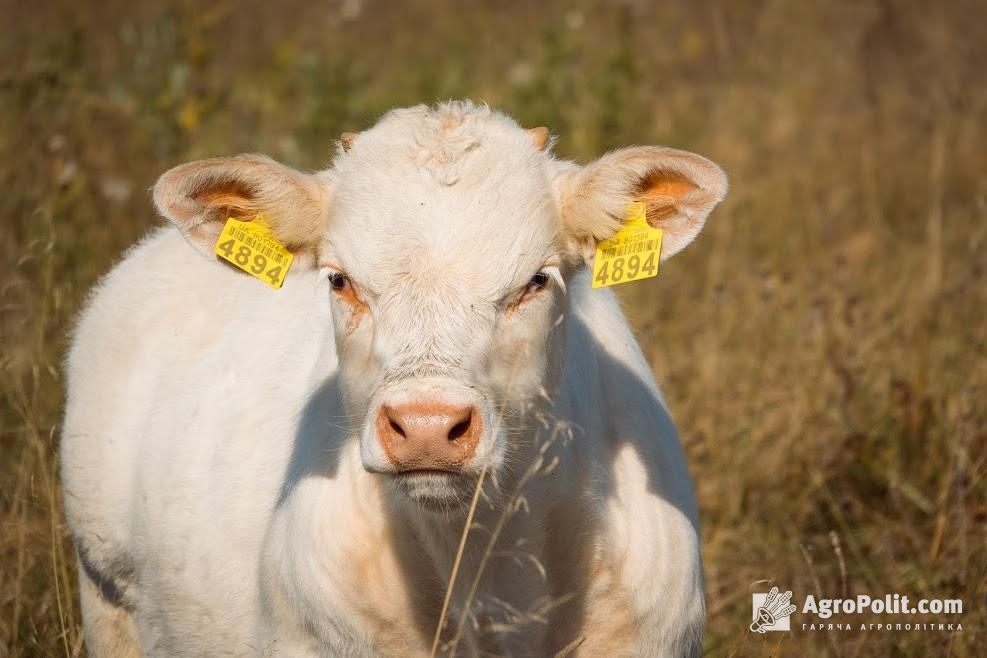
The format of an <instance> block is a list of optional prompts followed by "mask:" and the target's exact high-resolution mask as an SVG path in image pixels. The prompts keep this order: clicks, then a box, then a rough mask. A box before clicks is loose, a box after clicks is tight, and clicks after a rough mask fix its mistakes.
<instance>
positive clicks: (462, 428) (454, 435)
mask: <svg viewBox="0 0 987 658" xmlns="http://www.w3.org/2000/svg"><path fill="white" fill-rule="evenodd" d="M472 420H473V414H472V413H471V414H470V415H468V416H466V418H464V419H463V420H461V421H459V422H458V423H456V424H455V425H453V426H452V429H450V430H449V441H455V440H456V439H459V438H461V437H463V436H465V435H466V433H467V432H468V431H469V429H470V424H471V422H472Z"/></svg>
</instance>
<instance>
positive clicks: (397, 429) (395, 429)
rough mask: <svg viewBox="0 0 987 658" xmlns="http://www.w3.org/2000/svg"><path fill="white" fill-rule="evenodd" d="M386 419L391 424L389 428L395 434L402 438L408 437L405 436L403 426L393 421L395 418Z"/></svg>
mask: <svg viewBox="0 0 987 658" xmlns="http://www.w3.org/2000/svg"><path fill="white" fill-rule="evenodd" d="M387 420H388V422H389V423H390V424H391V430H392V431H393V432H394V433H395V434H397V435H398V436H400V437H401V438H402V439H406V438H408V437H407V436H406V435H405V433H404V428H403V427H401V426H400V425H398V424H397V422H395V420H394V419H393V418H388V419H387Z"/></svg>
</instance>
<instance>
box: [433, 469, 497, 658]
mask: <svg viewBox="0 0 987 658" xmlns="http://www.w3.org/2000/svg"><path fill="white" fill-rule="evenodd" d="M486 475H487V467H486V466H485V465H484V467H483V470H481V471H480V477H479V478H477V481H476V489H475V490H474V491H473V500H472V501H470V508H469V511H468V512H467V513H466V523H464V524H463V534H462V535H461V536H460V538H459V549H458V550H457V551H456V559H455V561H453V563H452V573H451V574H450V575H449V586H448V587H446V596H445V600H444V601H442V612H441V614H439V623H438V624H437V625H436V626H435V637H433V638H432V651H431V653H430V654H429V656H430V658H435V654H436V652H437V651H438V649H439V638H440V637H441V636H442V628H443V627H444V626H445V623H446V615H447V614H448V612H449V601H450V600H451V599H452V590H453V588H454V587H455V585H456V577H457V576H458V575H459V565H460V564H462V561H463V553H464V552H465V550H466V539H467V538H468V537H469V533H470V528H471V527H472V525H473V515H474V514H475V513H476V506H477V504H478V503H479V501H480V492H481V491H482V490H483V481H484V479H485V478H486Z"/></svg>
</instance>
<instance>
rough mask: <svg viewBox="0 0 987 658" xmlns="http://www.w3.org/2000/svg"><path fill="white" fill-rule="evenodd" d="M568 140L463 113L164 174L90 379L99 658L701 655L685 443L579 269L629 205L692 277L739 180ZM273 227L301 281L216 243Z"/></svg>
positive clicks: (72, 472)
mask: <svg viewBox="0 0 987 658" xmlns="http://www.w3.org/2000/svg"><path fill="white" fill-rule="evenodd" d="M547 138H548V133H547V131H546V130H545V129H544V128H536V129H533V130H524V129H523V128H521V127H519V126H518V124H517V123H515V122H514V121H513V120H512V119H510V118H509V117H507V116H505V115H503V114H500V113H497V112H494V111H491V110H490V109H488V108H487V107H484V106H478V105H474V104H472V103H469V102H457V103H447V104H442V105H439V106H437V107H424V106H420V107H413V108H410V109H401V110H395V111H393V112H390V113H389V114H387V115H386V116H384V117H383V119H381V120H380V122H379V123H377V125H375V126H374V127H373V128H371V129H369V130H367V131H365V132H363V133H360V134H358V135H354V134H345V135H344V136H343V139H342V140H341V145H340V147H339V148H338V152H337V154H336V157H335V161H334V162H333V164H332V166H331V168H329V169H327V170H325V171H322V172H318V173H315V174H308V173H302V172H299V171H296V170H293V169H290V168H288V167H286V166H284V165H281V164H278V163H277V162H274V161H273V160H271V159H269V158H266V157H263V156H256V155H244V156H236V157H227V158H216V159H211V160H203V161H199V162H193V163H191V164H186V165H182V166H179V167H176V168H175V169H172V170H171V171H169V172H167V173H166V174H164V176H162V177H161V179H160V180H159V181H158V182H157V184H156V185H155V188H154V200H155V203H156V205H157V207H158V209H159V210H160V212H161V213H162V214H163V215H164V216H165V217H166V218H167V219H168V220H169V221H170V222H171V224H172V225H173V226H171V227H166V228H161V229H159V230H156V231H155V232H153V233H152V234H151V235H149V236H148V237H147V238H146V239H144V240H143V241H142V242H141V243H140V244H139V245H138V246H136V247H135V248H133V249H132V250H131V251H130V252H129V253H128V254H127V256H126V258H124V260H123V261H122V262H121V263H120V264H119V265H118V266H117V267H116V268H114V269H113V271H112V272H111V273H110V274H109V275H107V277H106V278H105V279H104V280H103V281H102V283H100V285H99V286H98V287H97V289H96V291H95V293H94V294H93V295H92V297H91V299H90V301H89V304H88V307H87V309H86V311H85V312H84V313H83V315H82V318H81V320H80V322H79V324H78V327H77V330H76V334H75V340H74V342H73V345H72V349H71V353H70V356H69V358H68V404H67V411H66V419H65V432H64V437H63V442H62V468H63V470H62V473H63V478H64V486H65V505H66V512H67V515H68V520H69V524H70V527H71V531H72V534H73V537H74V538H75V543H76V546H77V547H78V554H79V564H80V581H81V588H82V609H83V619H84V622H85V632H86V641H87V643H88V646H89V651H90V653H91V655H94V656H115V657H116V656H124V657H125V656H137V655H147V656H247V655H269V656H428V655H429V654H430V653H431V652H432V651H433V635H434V633H435V630H436V628H437V627H438V625H439V620H440V617H442V618H443V619H444V620H445V623H444V624H443V625H442V632H441V635H440V637H439V638H438V640H437V641H438V647H437V653H438V655H460V656H467V655H480V654H482V655H508V656H552V655H555V654H556V652H559V651H562V650H564V649H565V650H566V651H568V654H567V655H580V656H608V657H609V656H683V655H695V654H696V653H697V652H698V650H699V647H700V644H701V635H702V625H703V591H702V568H701V561H700V552H699V532H698V518H697V512H696V507H695V502H694V498H693V492H692V484H691V481H690V478H689V474H688V470H687V467H686V463H685V459H684V456H683V452H682V449H681V446H680V444H679V441H678V438H677V436H676V432H675V429H674V427H673V425H672V422H671V420H670V419H669V416H668V412H667V411H666V409H665V405H664V403H663V401H662V399H661V396H660V394H659V392H658V389H657V387H656V385H655V383H654V381H653V380H652V376H651V373H650V371H649V368H648V366H647V363H646V362H645V360H644V358H643V357H642V354H641V352H640V350H639V348H638V346H637V344H636V343H635V340H634V337H633V336H632V333H631V330H630V329H629V327H628V325H627V322H626V321H625V319H624V317H623V315H622V313H621V311H620V309H619V307H618V305H617V302H616V301H615V298H614V296H613V294H612V293H611V292H610V290H609V289H598V290H594V289H591V287H590V276H589V274H588V272H587V267H586V265H587V264H588V263H589V262H590V261H591V259H592V257H593V253H594V247H595V245H596V244H597V242H598V241H599V240H601V239H605V238H607V237H608V236H611V235H612V234H613V233H614V232H615V230H616V229H617V228H618V227H619V224H620V221H621V219H622V217H624V214H625V212H626V210H627V208H628V206H629V204H630V203H631V202H632V201H634V200H640V201H643V202H645V203H646V207H647V217H648V220H649V222H651V223H652V224H653V225H660V226H661V227H662V228H663V229H664V232H665V240H664V244H663V247H662V252H661V255H662V257H663V258H667V257H668V256H671V255H672V254H674V253H675V252H677V251H679V250H680V249H682V248H683V247H684V246H685V245H686V244H687V243H689V242H690V241H691V240H692V239H693V238H694V237H695V236H696V234H697V233H698V232H699V231H700V229H701V228H702V226H703V223H704V221H705V219H706V217H707V215H708V214H709V212H710V211H711V210H712V209H713V207H714V206H715V205H716V204H717V203H718V202H719V201H720V200H721V199H722V198H723V196H724V194H725V193H726V179H725V177H724V175H723V172H722V171H721V170H720V169H719V168H718V167H717V166H716V165H715V164H713V163H711V162H709V161H708V160H706V159H704V158H701V157H699V156H697V155H693V154H691V153H685V152H682V151H676V150H672V149H666V148H658V147H633V148H627V149H623V150H618V151H614V152H612V153H609V154H607V155H605V156H603V157H602V158H600V159H599V160H597V161H596V162H594V163H592V164H590V165H588V166H585V167H580V166H577V165H575V164H573V163H571V162H565V161H561V160H558V159H556V158H554V157H553V156H552V154H551V149H550V146H549V145H548V144H547V143H546V141H547ZM258 213H262V215H263V217H264V220H265V221H266V222H267V224H268V225H269V226H270V228H271V229H272V230H273V232H274V233H275V234H276V235H277V237H278V238H279V239H280V241H281V242H283V243H284V244H285V245H286V246H287V247H288V248H289V249H290V250H291V251H293V252H294V253H295V256H296V260H295V263H294V265H293V266H292V269H291V272H290V274H289V276H288V278H287V280H286V282H285V284H284V287H283V288H281V289H280V290H273V289H271V288H269V287H267V286H265V285H263V284H262V283H261V282H259V281H257V280H256V279H254V278H252V277H249V276H247V275H246V274H244V273H242V272H240V271H239V270H237V269H235V268H233V267H231V266H229V265H226V264H225V263H224V262H222V261H220V260H219V259H217V258H216V256H214V255H213V252H212V249H213V246H214V245H215V244H216V240H217V236H218V235H219V232H220V230H221V228H222V226H223V224H224V220H225V219H226V218H227V217H228V216H230V215H236V216H241V217H248V218H249V217H256V216H257V215H258ZM203 255H205V257H203ZM637 285H649V284H647V283H644V284H637ZM478 482H480V483H482V488H481V491H482V495H479V496H478V497H477V499H476V500H477V503H476V506H475V513H474V516H473V517H472V519H471V524H472V526H471V527H472V529H471V531H470V532H469V533H468V535H467V539H466V540H465V544H464V547H463V550H462V554H461V555H462V558H461V560H459V561H457V560H456V556H457V554H458V553H459V551H458V549H459V543H460V539H461V537H462V536H463V529H464V525H465V524H466V522H467V515H468V513H469V509H470V507H471V500H472V499H473V493H474V491H475V490H477V483H478ZM457 564H458V569H457ZM454 570H455V571H456V572H457V574H458V575H457V577H456V579H455V581H454V584H453V586H452V587H451V588H450V581H451V580H452V575H453V572H454ZM447 590H449V591H450V592H451V594H450V597H449V601H448V606H447V612H446V614H445V615H444V617H443V616H442V612H443V608H444V605H443V604H444V603H445V595H446V592H447Z"/></svg>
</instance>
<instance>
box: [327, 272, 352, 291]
mask: <svg viewBox="0 0 987 658" xmlns="http://www.w3.org/2000/svg"><path fill="white" fill-rule="evenodd" d="M329 286H330V287H331V288H332V289H333V290H335V291H336V292H347V291H349V290H352V289H353V282H352V281H350V278H349V277H348V276H346V275H345V274H343V273H342V272H330V273H329Z"/></svg>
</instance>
